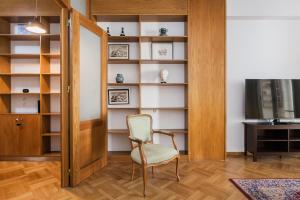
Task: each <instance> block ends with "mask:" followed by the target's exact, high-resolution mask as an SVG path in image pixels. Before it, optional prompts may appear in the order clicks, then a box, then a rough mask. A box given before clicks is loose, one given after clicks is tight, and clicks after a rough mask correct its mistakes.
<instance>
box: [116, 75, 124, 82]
mask: <svg viewBox="0 0 300 200" xmlns="http://www.w3.org/2000/svg"><path fill="white" fill-rule="evenodd" d="M116 82H117V83H124V76H123V74H117V76H116Z"/></svg>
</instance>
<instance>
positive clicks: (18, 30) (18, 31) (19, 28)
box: [15, 24, 31, 35]
mask: <svg viewBox="0 0 300 200" xmlns="http://www.w3.org/2000/svg"><path fill="white" fill-rule="evenodd" d="M25 27H26V24H17V25H16V26H15V32H16V34H24V35H25V34H31V33H30V32H29V31H27V30H26V29H25Z"/></svg>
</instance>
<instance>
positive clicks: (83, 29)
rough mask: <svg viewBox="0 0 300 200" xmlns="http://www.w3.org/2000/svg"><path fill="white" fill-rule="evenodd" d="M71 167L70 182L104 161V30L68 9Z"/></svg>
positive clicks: (105, 160)
mask: <svg viewBox="0 0 300 200" xmlns="http://www.w3.org/2000/svg"><path fill="white" fill-rule="evenodd" d="M70 53H71V60H70V61H71V65H70V84H71V94H70V112H71V114H70V133H71V138H70V167H71V173H70V175H71V179H70V183H71V185H72V186H76V185H77V184H79V183H80V182H81V181H82V180H84V179H85V178H87V177H89V176H90V175H92V174H93V173H94V172H95V171H97V170H99V169H101V168H102V167H104V166H105V165H106V163H107V130H106V129H107V125H106V122H107V109H106V69H107V66H106V65H107V55H106V53H107V34H106V33H105V32H104V31H103V30H102V29H101V28H99V27H98V26H97V25H96V24H95V23H93V22H92V21H90V20H89V19H87V18H86V17H84V16H82V15H81V14H79V13H78V12H77V11H75V10H72V12H71V26H70Z"/></svg>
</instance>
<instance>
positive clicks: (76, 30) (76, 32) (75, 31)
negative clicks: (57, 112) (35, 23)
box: [69, 9, 107, 186]
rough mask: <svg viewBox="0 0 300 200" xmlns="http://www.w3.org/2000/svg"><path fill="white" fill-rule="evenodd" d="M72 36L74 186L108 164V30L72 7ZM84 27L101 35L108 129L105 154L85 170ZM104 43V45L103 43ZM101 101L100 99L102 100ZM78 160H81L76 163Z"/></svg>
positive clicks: (103, 112) (103, 106)
mask: <svg viewBox="0 0 300 200" xmlns="http://www.w3.org/2000/svg"><path fill="white" fill-rule="evenodd" d="M71 23H72V26H71V35H72V37H70V70H69V71H70V86H71V91H70V145H69V146H70V159H69V163H70V185H71V186H76V185H77V184H79V183H80V182H81V181H82V180H83V179H85V178H87V177H88V176H90V175H91V174H93V173H94V172H95V171H97V170H98V169H100V168H102V167H104V166H105V165H106V164H107V107H106V104H107V92H106V91H107V84H106V82H107V33H106V32H105V31H103V30H102V29H101V28H100V27H98V26H97V25H96V24H95V23H94V22H92V21H91V20H89V19H87V18H86V17H85V16H83V15H81V14H80V13H79V12H77V11H75V10H74V9H72V11H71ZM80 26H83V27H85V28H87V29H88V30H90V31H91V32H93V33H95V34H96V35H98V36H99V37H101V47H100V48H101V55H100V56H101V60H100V62H101V88H99V89H100V91H101V114H100V116H99V117H100V126H101V127H102V130H104V133H103V134H105V135H104V140H105V142H104V143H105V145H104V153H103V157H102V158H101V159H99V160H98V161H97V162H94V163H91V164H90V165H89V166H88V167H86V168H84V173H81V172H80V171H81V170H82V169H80V165H79V159H80V158H79V153H80V148H73V147H76V146H77V147H78V146H79V144H80V141H79V134H80V120H79V117H74V116H79V115H80V113H79V103H80V102H79V101H80V99H79V97H80V91H79V82H78V80H80V79H79V65H80V60H79V56H78V55H79V54H80V46H79V45H80V41H79V39H78V38H80ZM99 45H100V44H99ZM99 103H100V102H99ZM76 161H77V162H76Z"/></svg>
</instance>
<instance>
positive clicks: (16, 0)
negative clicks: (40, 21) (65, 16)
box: [0, 0, 60, 16]
mask: <svg viewBox="0 0 300 200" xmlns="http://www.w3.org/2000/svg"><path fill="white" fill-rule="evenodd" d="M0 10H1V12H0V15H1V16H33V15H35V13H34V12H35V0H5V1H4V0H3V1H0ZM37 15H40V16H58V15H60V7H59V6H58V5H57V4H56V2H55V0H38V12H37Z"/></svg>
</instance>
